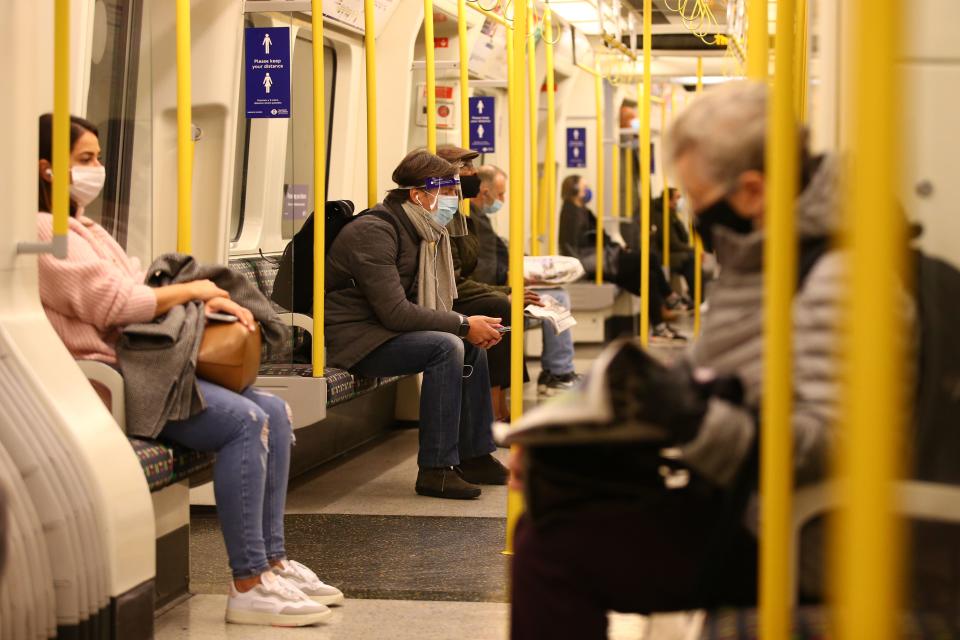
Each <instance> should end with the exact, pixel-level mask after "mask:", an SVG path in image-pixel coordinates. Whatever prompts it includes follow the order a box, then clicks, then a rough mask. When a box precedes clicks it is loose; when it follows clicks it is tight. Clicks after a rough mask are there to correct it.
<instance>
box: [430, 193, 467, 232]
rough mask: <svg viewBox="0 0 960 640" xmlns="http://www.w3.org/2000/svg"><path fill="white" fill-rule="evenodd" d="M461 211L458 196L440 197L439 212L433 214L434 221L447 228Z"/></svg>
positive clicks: (438, 201)
mask: <svg viewBox="0 0 960 640" xmlns="http://www.w3.org/2000/svg"><path fill="white" fill-rule="evenodd" d="M459 210H460V198H459V197H457V196H440V197H439V198H438V200H437V210H436V211H434V212H432V213H431V215H432V216H433V219H434V220H436V221H437V223H438V224H440V225H442V226H444V227H445V226H447V225H448V224H450V221H451V220H453V216H455V215H457V211H459Z"/></svg>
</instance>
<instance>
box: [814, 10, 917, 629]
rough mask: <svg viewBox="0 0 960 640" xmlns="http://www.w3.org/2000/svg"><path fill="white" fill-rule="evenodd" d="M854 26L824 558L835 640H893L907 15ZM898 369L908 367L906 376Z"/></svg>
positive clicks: (903, 384)
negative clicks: (843, 272) (837, 410)
mask: <svg viewBox="0 0 960 640" xmlns="http://www.w3.org/2000/svg"><path fill="white" fill-rule="evenodd" d="M851 4H852V6H851V7H850V9H851V11H854V12H856V13H853V14H851V15H856V16H858V17H857V19H856V20H854V21H852V22H851V23H850V27H849V28H850V31H848V32H847V34H846V36H845V38H844V40H845V41H848V42H850V43H851V45H852V46H851V48H850V53H851V55H850V56H849V58H848V59H849V60H850V66H849V68H848V70H847V73H846V78H848V85H849V86H850V88H851V89H852V90H851V91H850V92H849V93H848V94H847V95H848V96H849V98H848V100H849V102H848V103H847V105H846V106H847V109H846V113H845V124H846V126H847V130H848V131H849V132H850V138H849V140H850V158H849V160H850V163H849V165H848V166H849V169H850V175H849V176H847V178H846V179H845V180H844V183H845V184H846V186H847V193H846V206H845V207H844V209H845V215H846V221H845V224H844V225H843V229H845V230H847V234H846V236H845V238H844V240H845V245H846V246H848V247H849V276H848V278H847V287H848V288H847V291H846V296H845V298H844V300H845V301H846V303H847V305H848V313H847V315H846V318H845V323H844V334H845V335H844V342H843V350H842V353H843V354H844V355H845V356H846V357H845V362H844V363H843V365H842V366H839V364H838V368H839V370H840V371H843V372H844V373H845V375H844V376H843V386H842V390H841V392H840V394H839V397H840V398H843V404H842V408H841V422H840V424H841V425H842V428H843V434H842V435H840V436H839V437H838V438H837V442H838V448H839V452H838V457H837V476H838V484H839V494H838V495H839V498H840V505H841V508H840V510H839V512H838V514H837V518H836V520H835V522H836V525H837V529H836V534H837V537H836V545H835V548H834V553H833V554H832V560H833V571H831V573H832V575H833V576H834V577H835V582H834V584H833V587H834V588H833V589H832V593H834V594H836V604H835V606H834V607H833V608H832V609H833V611H834V614H835V616H836V634H835V637H836V638H837V639H838V640H853V639H854V638H857V639H859V638H870V640H892V638H899V637H902V636H901V628H900V622H901V616H900V613H901V611H902V609H901V596H902V593H901V589H902V585H903V583H904V580H903V567H902V557H901V555H900V551H901V549H902V542H903V537H904V532H903V523H902V522H901V521H900V520H898V518H897V517H896V515H895V508H896V507H895V502H894V501H895V497H894V484H893V483H894V482H895V481H896V480H897V479H898V478H899V477H900V475H901V472H902V468H901V465H902V464H903V462H904V460H903V457H904V451H905V449H906V448H908V447H907V446H906V442H905V438H904V436H905V433H904V427H905V425H904V422H903V419H904V417H905V413H906V409H907V406H908V405H907V394H908V393H909V388H910V383H909V382H908V380H909V375H907V374H908V371H905V367H904V365H905V363H906V362H907V354H906V353H905V349H906V348H907V346H908V345H909V343H910V338H911V337H912V334H911V333H910V332H909V329H908V328H907V327H905V326H903V323H902V319H903V315H904V314H903V313H902V312H901V310H902V308H903V304H904V303H903V300H902V293H901V289H900V287H899V286H898V285H897V283H898V282H907V281H908V279H907V277H906V269H905V268H904V267H905V262H906V255H905V252H906V246H907V244H906V234H905V233H904V231H905V229H904V225H905V220H904V216H903V215H902V214H901V213H900V212H899V207H898V206H897V205H896V201H895V196H894V190H895V188H894V187H893V186H892V185H897V184H899V181H900V178H901V174H900V170H899V169H900V166H899V159H900V158H901V157H902V155H901V153H900V140H899V136H898V126H899V124H900V123H901V122H902V120H901V114H900V111H899V106H898V103H899V101H900V99H901V97H902V96H903V92H902V88H901V83H902V80H901V74H902V73H903V71H902V70H901V69H898V68H897V64H896V63H897V58H898V46H897V44H896V43H899V42H900V41H901V36H902V31H903V24H904V23H903V14H904V12H905V10H906V6H907V3H905V2H902V1H898V0H857V1H856V2H853V3H851ZM907 368H909V367H907Z"/></svg>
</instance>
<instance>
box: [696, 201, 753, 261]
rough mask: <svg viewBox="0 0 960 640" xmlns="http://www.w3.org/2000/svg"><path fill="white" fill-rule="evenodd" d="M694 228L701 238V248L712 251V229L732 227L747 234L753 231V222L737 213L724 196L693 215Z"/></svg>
mask: <svg viewBox="0 0 960 640" xmlns="http://www.w3.org/2000/svg"><path fill="white" fill-rule="evenodd" d="M693 226H694V228H696V230H697V233H698V234H700V239H701V240H703V248H704V250H705V251H707V252H708V253H713V248H714V247H713V230H714V228H716V227H717V226H721V227H726V228H728V229H732V230H733V231H736V232H737V233H741V234H744V235H745V234H748V233H750V232H751V231H753V222H752V221H751V220H750V219H749V218H744V217H743V216H741V215H739V214H738V213H737V212H736V211H735V210H734V208H733V207H732V206H730V202H728V201H727V199H726V197H724V198H720V199H719V200H717V201H716V202H714V203H713V204H712V205H710V206H709V207H707V208H706V209H704V210H703V211H701V212H700V213H698V214H697V215H696V216H695V217H694V223H693Z"/></svg>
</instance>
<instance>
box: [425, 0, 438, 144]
mask: <svg viewBox="0 0 960 640" xmlns="http://www.w3.org/2000/svg"><path fill="white" fill-rule="evenodd" d="M433 47H434V42H433V0H423V49H424V51H425V52H426V61H425V67H426V71H427V87H426V89H427V149H429V150H430V153H436V152H437V69H436V65H435V61H434V60H435V56H434V50H433Z"/></svg>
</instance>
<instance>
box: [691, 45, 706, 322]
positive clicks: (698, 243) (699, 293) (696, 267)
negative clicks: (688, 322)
mask: <svg viewBox="0 0 960 640" xmlns="http://www.w3.org/2000/svg"><path fill="white" fill-rule="evenodd" d="M701 93H703V58H697V95H700V94H701ZM690 241H691V242H692V243H693V335H694V336H699V335H700V324H701V321H702V317H701V313H700V305H701V304H702V303H703V241H702V240H701V239H700V234H698V233H697V230H696V229H695V228H694V226H693V216H692V215H691V216H690Z"/></svg>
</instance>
